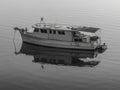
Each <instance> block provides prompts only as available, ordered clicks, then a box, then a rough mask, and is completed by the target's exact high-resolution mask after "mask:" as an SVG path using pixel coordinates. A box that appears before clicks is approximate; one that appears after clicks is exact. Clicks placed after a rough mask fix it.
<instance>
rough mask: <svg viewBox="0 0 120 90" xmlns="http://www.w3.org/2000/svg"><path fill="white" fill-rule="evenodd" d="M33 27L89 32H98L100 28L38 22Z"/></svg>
mask: <svg viewBox="0 0 120 90" xmlns="http://www.w3.org/2000/svg"><path fill="white" fill-rule="evenodd" d="M32 27H33V28H40V29H52V30H63V31H73V32H75V31H82V32H88V33H96V32H97V31H98V30H99V28H95V27H85V26H83V27H82V26H71V25H63V24H41V23H37V24H35V25H33V26H32Z"/></svg>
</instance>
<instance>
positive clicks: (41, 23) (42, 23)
mask: <svg viewBox="0 0 120 90" xmlns="http://www.w3.org/2000/svg"><path fill="white" fill-rule="evenodd" d="M40 26H42V27H45V26H46V24H45V22H44V18H43V17H41V19H40Z"/></svg>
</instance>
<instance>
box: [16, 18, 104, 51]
mask: <svg viewBox="0 0 120 90" xmlns="http://www.w3.org/2000/svg"><path fill="white" fill-rule="evenodd" d="M14 30H18V31H19V32H20V34H21V37H22V40H23V42H27V43H31V44H36V45H41V46H45V47H53V48H62V49H75V50H80V49H82V50H96V49H98V48H99V47H100V48H102V47H103V45H102V44H101V37H100V36H99V35H97V33H98V32H99V31H100V29H99V28H94V27H82V26H71V25H62V24H48V23H45V22H44V20H43V18H41V22H40V23H37V24H35V25H33V26H32V31H30V30H28V29H27V28H25V29H21V28H18V27H15V28H14ZM104 46H105V45H104Z"/></svg>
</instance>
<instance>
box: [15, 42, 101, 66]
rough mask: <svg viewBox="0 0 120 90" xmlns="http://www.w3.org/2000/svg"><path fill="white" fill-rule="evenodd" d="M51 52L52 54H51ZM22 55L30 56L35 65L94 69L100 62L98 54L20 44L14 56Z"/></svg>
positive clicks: (95, 52)
mask: <svg viewBox="0 0 120 90" xmlns="http://www.w3.org/2000/svg"><path fill="white" fill-rule="evenodd" d="M51 52H52V53H51ZM20 54H24V55H27V56H32V57H33V60H32V62H33V63H36V64H41V65H42V66H41V67H43V65H45V64H50V65H59V66H77V67H95V66H97V65H98V64H99V63H100V61H99V60H97V56H98V54H99V52H97V51H84V50H79V51H76V50H69V49H67V50H66V49H60V48H51V47H44V46H38V45H33V44H28V43H26V42H23V43H22V46H21V48H20V49H19V50H18V51H15V55H20Z"/></svg>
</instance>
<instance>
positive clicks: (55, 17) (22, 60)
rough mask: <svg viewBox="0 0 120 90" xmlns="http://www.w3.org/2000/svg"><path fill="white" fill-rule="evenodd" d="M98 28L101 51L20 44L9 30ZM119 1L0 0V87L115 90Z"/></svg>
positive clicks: (119, 72)
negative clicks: (58, 25)
mask: <svg viewBox="0 0 120 90" xmlns="http://www.w3.org/2000/svg"><path fill="white" fill-rule="evenodd" d="M41 17H44V20H45V22H51V23H62V24H71V25H82V26H93V27H98V28H101V37H102V42H105V43H106V44H107V46H108V49H107V50H106V51H105V52H103V53H98V52H83V51H80V52H78V51H77V52H76V51H75V52H74V51H66V50H55V49H50V48H43V47H39V46H33V45H29V44H25V43H22V40H21V37H20V34H19V33H18V32H16V34H15V40H14V41H15V42H14V43H13V36H14V30H13V28H14V27H16V26H18V27H28V28H30V26H31V25H33V24H35V23H39V22H40V18H41ZM119 34H120V1H119V0H8V1H6V0H0V90H119V89H120V41H119V40H120V35H119ZM40 59H41V60H40Z"/></svg>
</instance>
